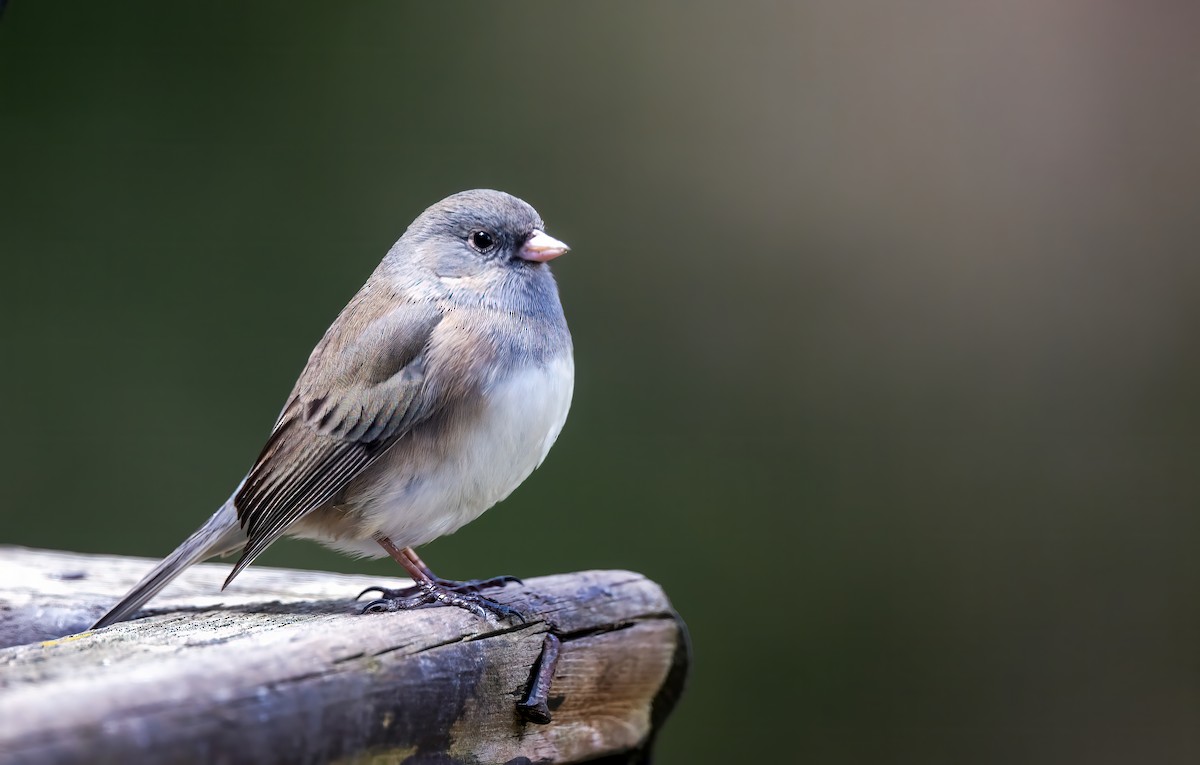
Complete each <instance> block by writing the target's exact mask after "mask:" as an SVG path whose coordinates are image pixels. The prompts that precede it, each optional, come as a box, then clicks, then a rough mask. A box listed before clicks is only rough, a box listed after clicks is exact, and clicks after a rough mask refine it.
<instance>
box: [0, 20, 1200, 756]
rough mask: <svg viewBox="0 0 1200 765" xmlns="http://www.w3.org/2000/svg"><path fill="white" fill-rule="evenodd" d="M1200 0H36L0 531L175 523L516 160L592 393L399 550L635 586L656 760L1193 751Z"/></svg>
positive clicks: (369, 569)
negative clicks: (369, 284)
mask: <svg viewBox="0 0 1200 765" xmlns="http://www.w3.org/2000/svg"><path fill="white" fill-rule="evenodd" d="M1198 9H1200V6H1197V5H1196V4H1193V3H1171V2H1156V3H1144V4H1135V3H1119V2H1092V1H1091V0H1088V1H1084V0H1075V1H1074V2H1045V1H1043V0H1020V1H1019V2H1014V3H997V4H983V3H981V4H975V3H958V2H926V3H892V2H879V3H837V2H821V3H782V2H776V3H766V2H763V3H736V4H735V3H728V4H720V3H700V2H676V3H653V4H649V3H633V2H625V3H603V4H599V3H595V4H588V5H584V4H574V3H572V4H550V3H537V4H532V3H503V4H500V3H494V4H465V3H436V4H422V5H417V4H411V3H399V2H389V3H385V2H360V3H353V4H331V3H311V2H308V3H303V2H287V3H283V2H259V3H253V4H249V3H247V4H239V3H157V2H126V3H100V2H76V3H55V2H49V1H47V0H42V1H41V2H31V1H28V0H14V2H13V3H11V4H10V7H9V8H8V10H7V12H6V14H5V16H4V18H3V20H2V21H0V255H2V257H3V261H2V263H3V276H2V277H0V311H2V312H3V313H2V317H3V321H2V322H0V333H2V334H3V340H4V344H3V348H4V354H3V374H2V375H0V400H3V402H4V423H5V425H4V436H5V437H4V438H3V442H2V445H0V450H2V451H0V486H2V487H3V491H4V494H5V496H4V499H3V503H2V504H3V507H2V510H0V512H2V513H3V526H2V532H0V541H3V542H10V543H19V544H26V545H37V546H45V547H55V548H63V549H69V550H84V551H94V552H112V553H126V554H131V555H146V556H160V555H162V554H164V553H166V552H167V551H169V550H170V549H171V548H172V547H173V546H174V545H175V544H176V543H177V542H179V541H180V540H182V539H183V537H184V536H185V535H186V534H187V533H188V532H190V531H191V530H192V529H193V528H194V527H195V526H196V525H197V524H198V523H199V522H200V521H201V520H202V519H203V518H205V517H206V516H207V514H208V513H209V512H211V510H212V509H213V508H214V507H216V505H217V504H218V503H219V502H221V501H222V500H223V499H224V498H225V497H226V495H227V493H228V492H229V491H230V490H231V489H232V487H233V486H234V485H235V484H236V483H237V481H238V479H239V478H240V477H241V475H242V474H243V472H244V471H245V470H246V468H247V467H248V466H249V464H250V461H251V460H252V459H253V457H254V456H255V454H256V453H257V451H258V449H259V447H260V446H261V443H262V441H263V439H264V437H265V435H266V433H267V431H268V429H269V428H270V426H271V423H272V422H273V420H274V418H275V416H276V414H277V412H278V409H279V407H280V405H281V403H282V399H283V396H284V395H285V394H286V393H287V391H288V390H289V388H290V386H291V384H292V382H293V380H294V378H295V375H296V373H297V372H298V371H299V369H300V367H301V365H302V364H303V362H304V360H305V359H306V357H307V354H308V352H309V350H310V349H311V347H312V345H313V344H314V343H315V342H316V340H317V339H318V338H319V337H320V335H321V333H322V332H323V331H324V329H325V327H326V326H327V325H328V323H329V322H330V320H331V319H332V318H333V317H334V316H335V315H336V313H337V311H338V310H339V309H340V308H341V306H342V305H343V304H344V303H345V301H346V300H347V299H348V298H349V297H350V296H351V295H352V294H353V293H354V292H355V290H356V289H357V288H358V287H359V285H360V284H361V283H362V281H363V280H364V279H365V278H366V276H367V274H368V273H369V272H370V271H371V269H372V268H373V267H374V266H375V264H376V262H377V261H378V260H379V258H380V257H381V256H382V255H383V253H384V252H385V251H386V250H387V248H388V247H389V246H390V245H391V243H392V242H393V241H394V240H395V239H396V238H397V237H398V236H399V235H400V233H401V232H402V231H403V230H404V228H405V226H406V225H407V224H408V222H409V221H410V220H411V219H412V218H413V217H414V216H415V215H416V214H417V213H419V212H420V210H422V209H423V208H424V207H425V206H426V205H428V204H430V203H432V202H434V201H436V200H437V199H439V198H441V197H443V196H445V195H447V194H449V193H451V192H454V191H458V190H461V189H465V188H471V187H479V186H486V187H496V188H501V189H505V190H507V191H511V192H513V193H515V194H517V195H519V196H521V197H523V198H525V199H527V200H528V201H530V202H531V203H533V204H534V205H535V206H536V207H537V208H538V209H539V210H540V211H541V213H542V215H543V216H544V218H545V219H546V221H547V222H548V229H549V231H550V232H551V233H552V234H553V235H554V236H557V237H560V238H562V239H564V240H565V241H567V242H569V243H570V244H571V245H572V246H573V248H574V249H573V251H572V252H571V254H570V255H569V256H568V257H566V258H563V259H562V260H561V261H558V263H556V264H555V269H556V272H557V274H558V278H559V282H560V285H561V288H562V293H563V302H564V304H565V306H566V310H567V315H568V319H569V321H570V323H571V327H572V330H573V333H574V336H575V341H576V361H577V366H578V382H577V388H576V397H575V404H574V408H573V410H572V414H571V418H570V420H569V422H568V424H567V427H566V430H565V431H564V433H563V435H562V438H561V439H560V440H559V443H558V446H557V447H556V448H555V449H554V451H553V452H552V454H551V456H550V458H549V459H548V460H547V462H546V464H545V465H544V466H543V468H542V469H541V470H540V471H539V472H538V473H537V474H536V475H535V476H534V478H533V479H532V480H530V481H529V482H528V483H527V484H526V485H525V486H523V487H522V488H521V489H520V490H518V491H517V492H516V493H515V494H514V495H513V496H512V497H511V498H510V499H509V500H508V501H507V502H505V503H504V504H503V505H502V506H501V507H500V508H498V509H496V510H493V511H492V512H490V513H488V514H487V515H485V516H484V517H483V518H482V519H481V520H479V521H477V522H476V523H474V524H472V525H470V526H468V527H467V528H466V529H464V530H463V531H461V532H459V533H458V534H456V535H454V536H453V537H450V538H446V539H443V540H440V541H438V542H436V543H435V544H433V545H430V546H429V547H428V548H426V549H424V550H423V551H422V554H423V555H424V556H425V558H426V559H427V560H428V561H430V562H431V564H432V565H433V566H434V568H435V569H436V570H437V571H438V572H439V573H440V574H441V575H442V576H448V577H458V578H471V577H479V576H490V575H493V574H498V573H510V574H516V575H520V576H525V577H529V576H534V575H538V574H547V573H551V572H559V571H568V570H575V569H585V568H629V569H635V570H638V571H641V572H644V573H646V574H647V575H649V576H651V577H653V578H654V579H656V580H657V581H659V582H661V583H662V584H663V586H664V587H665V588H666V590H667V592H668V593H669V595H670V596H671V598H672V599H673V602H674V603H675V605H676V606H677V608H678V609H679V611H680V612H681V613H682V615H683V616H684V617H685V618H686V620H687V621H688V624H689V625H690V628H691V631H692V636H693V640H694V650H695V666H694V672H693V674H692V677H691V684H690V687H689V689H688V692H687V694H686V695H685V697H684V699H683V702H682V704H681V706H680V707H679V708H678V710H677V712H676V715H675V716H674V717H673V718H672V720H671V721H670V722H669V723H668V726H667V729H666V730H665V732H664V734H663V736H662V739H661V742H660V747H659V754H660V758H661V760H660V761H661V762H664V763H720V762H734V761H737V762H783V761H797V762H800V761H804V762H821V763H852V762H854V763H874V762H922V763H929V762H956V763H960V762H981V763H990V762H995V763H1011V762H1022V763H1031V762H1045V763H1052V762H1053V763H1062V762H1089V763H1102V762H1112V763H1127V762H1132V761H1137V762H1155V763H1165V762H1181V763H1182V762H1196V761H1198V758H1200V610H1198V609H1200V604H1198V599H1197V595H1198V594H1200V557H1198V556H1197V555H1196V548H1197V541H1198V539H1200V515H1198V513H1197V507H1198V504H1200V503H1198V500H1200V480H1198V476H1197V457H1200V438H1198V433H1200V347H1198V346H1200V332H1198V330H1200V300H1198V297H1200V260H1198V258H1197V252H1196V250H1197V243H1198V242H1200V48H1198V47H1197V44H1196V41H1197V39H1200V38H1198V37H1197V29H1200V12H1198ZM263 563H265V564H275V565H287V566H303V567H320V568H328V569H335V570H340V571H354V572H361V573H362V576H363V580H364V582H370V581H371V577H372V576H373V575H384V574H394V573H395V567H394V565H393V564H390V563H389V562H386V561H383V562H374V563H364V562H355V561H352V560H349V559H347V558H343V557H340V556H338V555H336V554H334V553H331V552H328V551H325V550H323V549H319V548H318V547H316V546H315V545H312V544H310V543H305V542H295V541H287V542H284V543H281V544H279V545H277V546H276V547H275V548H274V549H272V551H271V552H270V553H268V554H267V555H266V556H264V558H263Z"/></svg>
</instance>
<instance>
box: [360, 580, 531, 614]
mask: <svg viewBox="0 0 1200 765" xmlns="http://www.w3.org/2000/svg"><path fill="white" fill-rule="evenodd" d="M497 578H499V577H497ZM468 584H469V583H468ZM411 590H416V591H417V594H416V595H415V596H413V595H409V594H408V593H409V592H410V591H411ZM368 592H378V593H379V594H380V595H382V596H383V597H382V598H378V599H376V600H372V601H371V602H370V603H367V604H366V605H365V606H363V608H362V611H361V613H364V614H368V613H370V614H378V613H385V612H389V611H407V610H411V609H414V608H421V607H423V606H428V605H433V604H436V603H441V604H442V605H446V606H455V607H457V608H461V609H464V610H466V611H470V612H471V613H473V614H475V615H476V616H478V617H479V618H481V619H487V618H488V616H493V617H495V618H496V619H499V620H501V621H503V620H519V621H520V622H521V623H522V624H525V623H526V621H527V620H526V619H525V615H524V614H522V613H521V612H520V611H518V610H517V609H515V608H513V607H512V606H507V605H505V604H503V603H498V602H496V601H494V600H492V599H490V598H485V597H483V596H482V595H480V594H479V593H478V592H475V591H472V590H466V591H460V590H455V589H451V588H449V587H445V586H443V585H441V584H435V583H432V582H431V583H418V584H417V585H416V586H415V587H411V588H406V589H404V590H389V589H386V588H384V587H368V588H367V589H365V590H363V591H362V592H361V593H359V595H358V597H359V598H361V597H362V596H363V595H366V594H367V593H368Z"/></svg>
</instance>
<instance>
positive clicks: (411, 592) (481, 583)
mask: <svg viewBox="0 0 1200 765" xmlns="http://www.w3.org/2000/svg"><path fill="white" fill-rule="evenodd" d="M431 581H432V582H433V583H434V584H435V585H436V586H438V587H441V588H442V589H444V590H449V591H450V592H457V593H459V594H466V593H477V592H482V591H483V590H489V589H492V588H493V587H503V586H504V585H506V584H508V583H509V582H514V583H516V584H523V582H522V581H521V580H520V579H518V578H517V577H515V576H494V577H492V578H491V579H472V580H470V581H468V582H458V581H455V580H453V579H443V578H441V577H440V576H434V577H431ZM368 592H377V593H379V596H380V598H382V599H384V600H396V599H402V600H403V599H407V598H415V597H418V596H420V595H421V593H422V592H423V590H422V589H421V585H420V584H414V585H413V586H412V587H401V588H399V589H395V590H389V589H388V588H386V587H368V588H367V589H365V590H363V591H362V592H360V593H358V597H359V598H361V597H362V596H363V595H366V594H367V593H368ZM357 599H358V598H355V600H357Z"/></svg>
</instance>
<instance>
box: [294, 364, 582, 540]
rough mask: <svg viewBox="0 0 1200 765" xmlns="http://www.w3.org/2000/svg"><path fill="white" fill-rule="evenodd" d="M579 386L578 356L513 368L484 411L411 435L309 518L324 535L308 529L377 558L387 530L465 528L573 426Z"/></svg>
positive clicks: (402, 536) (415, 536) (398, 535)
mask: <svg viewBox="0 0 1200 765" xmlns="http://www.w3.org/2000/svg"><path fill="white" fill-rule="evenodd" d="M573 388H574V363H573V361H572V359H571V357H570V356H569V355H568V356H564V357H563V358H561V359H558V360H555V361H552V362H549V363H548V364H546V365H544V366H531V367H529V368H527V369H525V370H522V371H519V372H516V373H514V374H512V375H511V376H510V377H509V378H508V379H507V380H506V381H505V382H503V383H500V384H498V385H495V386H493V387H492V388H491V389H490V391H489V392H488V393H487V395H486V396H485V397H484V399H483V402H484V403H482V404H481V405H480V407H479V408H478V409H475V410H473V411H464V412H463V414H462V416H461V417H459V418H457V419H450V420H446V421H443V422H441V423H439V425H438V427H436V428H425V429H423V428H420V427H418V428H414V429H413V431H412V432H411V433H409V434H408V435H406V436H404V437H402V438H401V439H400V441H398V442H397V443H396V444H395V445H394V446H393V447H392V448H391V449H389V450H388V451H387V453H386V454H384V455H383V456H382V457H380V459H379V461H378V462H376V463H375V464H374V465H372V466H371V467H370V468H369V469H368V470H366V471H364V473H363V474H362V475H361V476H359V477H358V478H356V479H355V480H354V481H352V482H351V483H350V485H349V486H348V487H347V491H346V492H345V494H344V498H343V501H342V502H341V503H339V505H338V507H337V508H331V509H330V510H329V511H327V512H326V513H322V515H324V516H325V517H324V518H319V517H318V518H312V519H311V520H312V521H314V523H310V524H305V526H306V527H307V528H306V531H308V530H311V531H319V533H304V534H303V535H304V536H312V537H316V538H318V539H319V540H320V541H322V542H324V543H325V544H328V545H329V546H331V547H334V548H335V549H339V550H342V551H343V552H350V553H356V554H360V555H368V556H378V555H381V554H382V553H383V551H382V549H381V548H380V547H379V546H378V544H377V543H376V542H375V538H376V537H378V536H386V537H388V538H390V539H391V540H392V541H393V542H394V543H395V544H396V545H398V546H400V547H415V546H417V545H421V544H425V543H427V542H430V541H432V540H434V539H436V538H438V537H440V536H442V535H444V534H449V533H451V532H453V531H456V530H457V529H459V528H460V527H461V526H463V525H464V524H466V523H468V522H470V521H472V520H474V519H475V518H478V517H479V516H480V515H481V514H482V513H483V512H484V511H485V510H487V509H488V508H489V507H491V506H492V505H494V504H496V503H497V502H499V501H500V500H502V499H504V498H505V497H507V496H508V495H509V494H510V493H512V491H513V490H514V489H516V488H517V487H518V486H519V485H520V484H521V482H522V481H524V480H525V479H526V478H527V477H528V476H529V474H530V473H532V472H533V471H534V469H535V468H537V466H538V465H540V464H541V462H542V460H543V459H545V457H546V454H547V453H548V452H549V451H550V447H551V446H553V444H554V441H555V439H557V438H558V434H559V431H561V430H562V427H563V424H564V423H565V422H566V418H567V410H568V409H569V408H570V405H571V393H572V390H573ZM331 514H334V515H336V516H338V517H340V522H332V523H331V521H335V518H334V517H331ZM306 520H308V519H306Z"/></svg>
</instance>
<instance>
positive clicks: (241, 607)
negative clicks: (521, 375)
mask: <svg viewBox="0 0 1200 765" xmlns="http://www.w3.org/2000/svg"><path fill="white" fill-rule="evenodd" d="M152 564H153V561H149V560H143V559H134V558H121V557H113V556H97V555H79V554H71V553H61V552H51V551H44V550H28V549H23V548H14V547H0V646H5V647H3V648H0V761H2V762H5V763H9V762H12V763H85V762H86V763H107V762H111V763H138V762H156V763H159V762H162V763H191V762H212V763H294V762H372V763H385V762H387V763H391V762H397V763H399V762H403V763H435V762H436V763H509V762H516V763H520V762H562V763H572V762H582V761H585V760H591V759H594V758H598V757H610V758H612V759H611V760H606V761H611V762H644V761H647V759H648V754H649V750H650V745H651V743H652V741H653V735H654V732H655V731H656V729H657V727H658V726H659V725H661V724H662V721H663V719H665V717H666V715H667V714H668V713H669V711H670V709H671V707H672V706H673V705H674V702H675V699H676V698H677V697H678V695H679V692H680V690H681V688H682V685H683V680H684V675H685V674H686V668H687V658H688V652H687V642H686V633H685V630H684V627H683V624H682V622H681V621H680V620H679V618H678V617H677V616H676V615H675V614H674V612H673V611H672V610H671V606H670V604H669V602H668V601H667V598H666V596H665V595H664V593H663V592H662V590H661V588H659V587H658V586H657V585H656V584H654V583H653V582H650V581H649V580H647V579H646V578H645V577H642V576H641V575H639V574H635V573H630V572H625V571H585V572H579V573H574V574H564V575H558V576H550V577H544V578H539V579H533V580H530V581H528V582H526V583H525V584H524V585H516V584H509V585H507V586H506V587H505V588H503V589H499V590H493V591H489V596H491V597H494V598H495V599H496V600H498V601H500V602H502V603H506V604H508V605H511V606H513V607H515V608H518V609H520V610H521V611H522V612H523V613H525V614H526V615H527V616H528V617H529V620H528V621H527V622H526V623H525V624H521V623H519V622H518V623H501V622H499V621H494V620H489V621H484V620H482V619H479V618H478V617H475V616H473V615H471V614H469V613H467V612H465V611H463V610H461V609H455V608H444V607H439V608H426V609H420V610H415V611H403V612H395V613H381V614H365V615H360V614H359V613H358V605H357V604H355V602H354V601H353V600H352V598H353V597H354V596H355V595H356V594H357V593H358V592H359V591H360V590H361V589H362V588H363V587H364V586H366V585H367V584H379V585H383V586H389V587H402V586H406V585H407V584H408V583H409V582H408V581H407V580H403V579H396V580H383V581H380V580H371V581H364V579H363V578H361V577H357V576H346V575H338V574H326V573H317V572H311V571H289V570H282V569H265V568H257V569H250V570H248V571H246V572H245V573H244V574H243V575H242V577H241V578H239V579H238V580H236V581H235V583H234V584H233V585H231V586H230V587H229V589H227V590H225V591H224V592H221V591H220V590H219V586H220V582H221V581H222V579H223V578H224V575H225V573H226V571H227V570H228V566H224V565H220V564H204V565H199V566H195V567H193V568H192V569H191V570H189V571H188V572H186V573H185V574H183V575H182V576H181V577H180V578H179V580H177V581H176V582H175V583H174V584H172V586H171V587H170V588H168V589H167V590H165V591H164V592H163V594H162V595H160V596H159V597H158V598H156V599H155V601H153V606H154V608H153V609H146V610H144V611H143V612H142V613H143V614H148V615H147V616H143V617H142V618H138V619H135V620H133V621H130V622H125V623H122V624H117V625H114V626H112V627H108V628H105V629H102V630H97V631H95V632H86V631H81V630H86V628H87V626H88V625H89V624H91V623H92V621H93V620H95V619H96V618H97V617H99V616H100V615H101V614H102V613H103V612H104V610H105V609H106V608H107V607H108V606H109V605H111V604H112V603H113V602H115V600H116V599H117V598H118V597H119V596H120V595H121V594H123V593H124V591H125V590H126V589H127V588H128V587H129V586H131V585H132V584H133V583H134V582H135V581H136V580H137V579H138V578H139V577H140V576H141V575H142V574H143V573H145V571H146V570H148V569H149V568H150V566H151V565H152ZM551 630H553V632H554V633H555V634H556V635H558V636H559V638H560V639H561V644H562V649H561V655H560V657H559V661H558V664H557V665H556V667H555V672H554V674H553V681H552V684H551V688H550V693H549V696H548V706H549V708H550V710H551V715H552V721H551V722H550V723H549V724H546V725H536V724H532V723H529V722H525V721H524V720H522V718H521V717H520V716H519V715H518V714H517V710H516V704H517V702H519V701H521V700H522V699H523V698H524V696H525V694H526V693H527V691H528V690H529V687H530V682H531V673H532V671H533V669H534V667H535V665H536V664H537V661H538V656H539V653H540V651H541V649H542V644H543V639H544V637H545V636H546V634H547V632H548V631H551Z"/></svg>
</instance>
